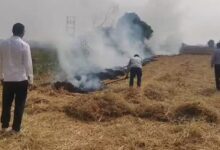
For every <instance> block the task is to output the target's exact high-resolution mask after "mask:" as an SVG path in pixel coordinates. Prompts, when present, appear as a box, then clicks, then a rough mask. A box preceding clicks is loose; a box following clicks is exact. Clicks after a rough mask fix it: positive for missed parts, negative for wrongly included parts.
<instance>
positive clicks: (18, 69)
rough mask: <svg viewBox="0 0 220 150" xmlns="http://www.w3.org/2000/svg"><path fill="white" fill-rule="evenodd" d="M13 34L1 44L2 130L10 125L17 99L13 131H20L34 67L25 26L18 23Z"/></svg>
mask: <svg viewBox="0 0 220 150" xmlns="http://www.w3.org/2000/svg"><path fill="white" fill-rule="evenodd" d="M12 32H13V36H12V37H11V38H10V39H8V40H5V41H3V42H2V43H1V45H0V79H1V81H2V84H3V93H2V115H1V123H2V130H3V131H6V130H7V129H8V127H9V122H10V118H11V115H10V112H11V106H12V102H13V100H14V99H15V109H14V119H13V124H12V131H13V132H16V133H17V132H19V131H20V128H21V122H22V116H23V112H24V107H25V102H26V98H27V91H28V84H32V83H33V68H32V58H31V51H30V46H29V45H28V44H27V43H26V42H24V41H23V40H22V37H23V36H24V32H25V27H24V25H22V24H21V23H16V24H15V25H14V26H13V29H12Z"/></svg>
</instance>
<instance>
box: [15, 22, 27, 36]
mask: <svg viewBox="0 0 220 150" xmlns="http://www.w3.org/2000/svg"><path fill="white" fill-rule="evenodd" d="M12 33H13V34H14V35H15V36H21V35H23V34H24V25H23V24H21V23H16V24H14V25H13V28H12Z"/></svg>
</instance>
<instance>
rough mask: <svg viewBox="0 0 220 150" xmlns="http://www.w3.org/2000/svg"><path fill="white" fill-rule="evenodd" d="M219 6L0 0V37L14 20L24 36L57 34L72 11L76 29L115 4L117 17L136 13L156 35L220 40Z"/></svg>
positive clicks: (181, 1) (177, 0)
mask: <svg viewBox="0 0 220 150" xmlns="http://www.w3.org/2000/svg"><path fill="white" fill-rule="evenodd" d="M166 2H168V3H169V4H167V5H166V4H165V3H166ZM219 6H220V1H219V0H0V38H7V37H9V36H10V34H11V33H10V32H11V26H12V24H13V23H15V22H23V23H24V24H25V25H26V31H27V36H26V37H25V38H27V39H31V40H32V39H33V40H46V39H47V40H50V39H53V38H54V37H58V36H59V35H60V37H61V34H62V31H63V30H64V29H65V18H66V16H67V15H72V14H73V15H75V16H76V17H77V21H78V28H77V30H79V31H78V32H80V31H81V30H85V28H86V29H88V28H89V27H92V26H97V25H98V24H99V23H100V20H102V18H103V16H102V15H103V13H104V14H105V12H107V10H108V9H110V8H111V7H116V8H118V12H117V17H119V16H121V15H122V14H123V13H125V12H136V13H138V14H139V15H140V16H141V18H142V19H143V20H144V21H146V22H147V23H149V24H151V25H152V27H153V28H154V29H155V31H156V30H157V31H160V32H158V33H156V36H157V37H158V38H159V37H163V36H164V35H167V36H169V37H170V36H171V37H172V38H171V39H175V38H178V39H179V40H181V41H182V42H184V43H189V44H204V43H207V41H208V40H209V39H214V40H215V41H216V42H217V41H219V40H220V19H218V18H220V9H219ZM79 14H80V15H79ZM87 18H89V19H87ZM90 19H91V20H93V21H92V22H91V20H90ZM52 29H53V30H52ZM88 30H89V29H88ZM171 33H172V34H171ZM175 33H176V35H175V36H172V35H174V34H175Z"/></svg>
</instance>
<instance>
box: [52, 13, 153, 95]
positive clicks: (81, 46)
mask: <svg viewBox="0 0 220 150" xmlns="http://www.w3.org/2000/svg"><path fill="white" fill-rule="evenodd" d="M152 33H153V30H152V28H151V26H149V25H148V24H147V23H145V22H144V21H142V20H141V19H140V18H139V16H138V15H137V14H135V13H126V14H125V15H124V16H122V17H121V18H120V19H119V21H118V23H117V24H116V27H115V28H113V27H99V28H97V29H96V30H95V32H92V33H89V34H86V36H83V37H79V38H77V39H76V40H75V41H74V42H73V43H72V44H73V45H74V47H70V48H69V49H68V50H62V51H59V52H58V53H59V60H60V65H61V68H62V73H64V74H65V75H64V77H62V76H61V75H60V77H59V80H58V81H60V82H57V83H55V84H54V87H55V88H56V89H60V88H63V89H65V90H67V91H69V92H79V93H87V92H92V91H96V90H100V89H103V88H104V86H103V84H102V82H101V81H103V80H106V79H111V80H113V79H118V78H119V77H121V76H124V75H125V74H126V68H124V67H116V66H124V65H126V64H127V63H128V60H129V58H130V57H131V56H133V55H134V54H135V53H138V54H139V55H141V56H142V57H143V58H147V59H145V60H144V64H146V63H147V62H149V60H150V59H149V58H151V57H152V56H153V53H152V51H151V50H150V49H149V47H148V46H147V45H146V43H145V41H146V40H149V39H150V38H151V36H152ZM103 50H104V51H103ZM106 68H110V69H106Z"/></svg>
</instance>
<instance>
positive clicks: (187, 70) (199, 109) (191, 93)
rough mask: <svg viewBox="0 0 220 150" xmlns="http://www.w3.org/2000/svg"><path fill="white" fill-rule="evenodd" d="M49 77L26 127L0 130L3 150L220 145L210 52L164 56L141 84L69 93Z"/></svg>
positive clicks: (37, 91)
mask: <svg viewBox="0 0 220 150" xmlns="http://www.w3.org/2000/svg"><path fill="white" fill-rule="evenodd" d="M48 78H49V77H42V79H40V78H39V79H38V80H37V81H36V82H37V83H36V87H35V88H34V89H33V90H31V91H30V94H29V96H28V102H27V105H26V110H25V114H24V120H23V130H22V133H21V134H19V135H9V134H2V133H0V149H2V150H5V149H8V150H61V149H62V150H94V149H95V150H96V149H97V150H145V149H146V150H148V149H149V150H151V149H152V150H191V149H192V150H197V149H204V150H217V149H220V133H219V131H220V126H219V117H220V114H219V113H220V92H217V91H216V90H215V87H214V76H213V71H212V69H211V68H210V56H209V55H179V56H170V57H168V56H164V57H159V58H158V61H155V62H152V63H150V64H148V65H146V66H145V67H144V72H143V87H142V89H136V88H134V89H129V88H128V80H121V81H119V82H115V83H113V84H109V85H108V86H107V88H106V89H105V90H103V91H98V92H93V93H89V94H78V93H68V92H66V91H63V90H56V91H54V90H53V89H52V87H51V86H50V84H47V83H48V82H49V81H48ZM0 88H1V89H2V87H0ZM0 103H1V101H0Z"/></svg>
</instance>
